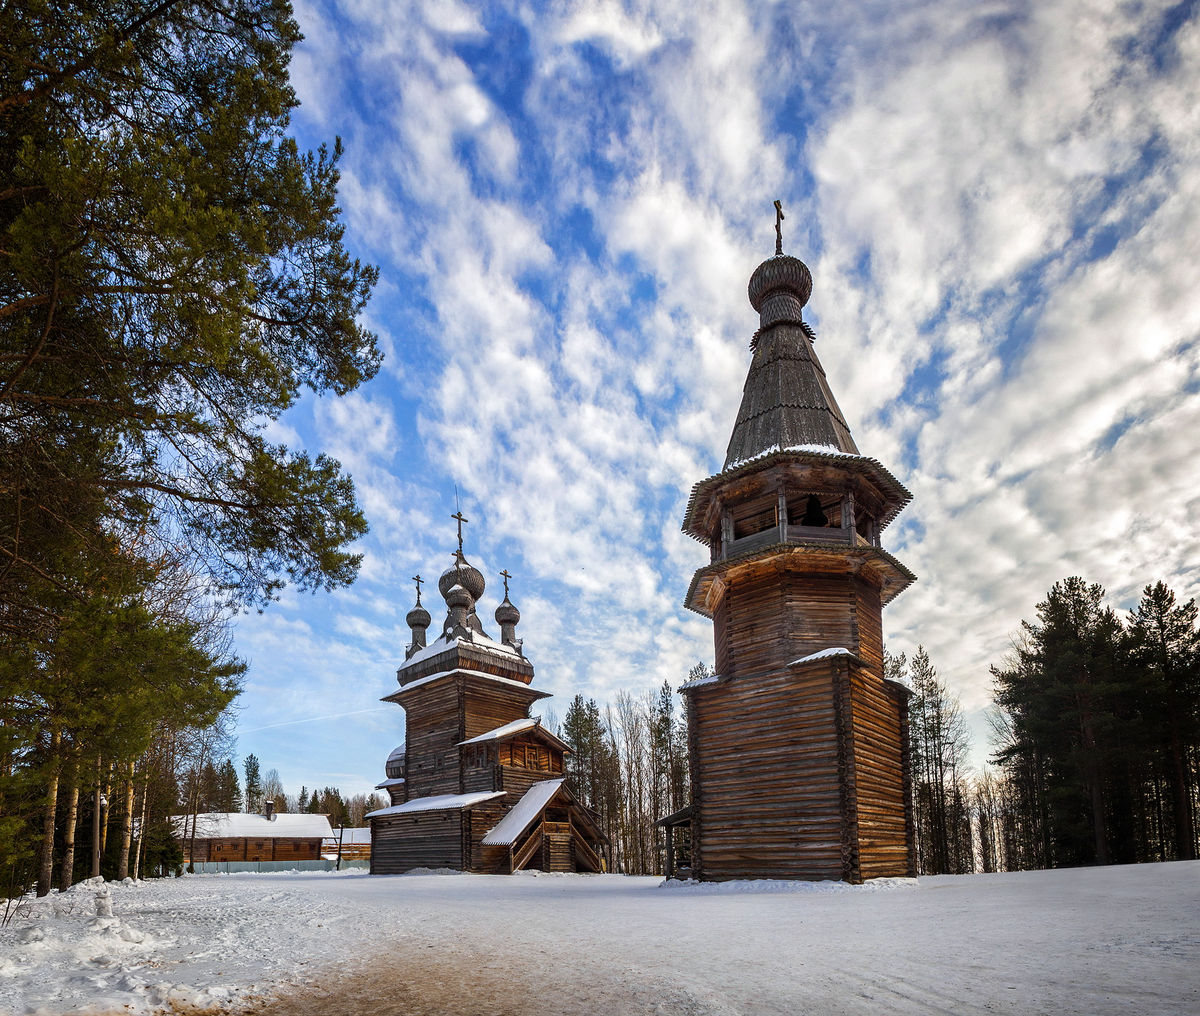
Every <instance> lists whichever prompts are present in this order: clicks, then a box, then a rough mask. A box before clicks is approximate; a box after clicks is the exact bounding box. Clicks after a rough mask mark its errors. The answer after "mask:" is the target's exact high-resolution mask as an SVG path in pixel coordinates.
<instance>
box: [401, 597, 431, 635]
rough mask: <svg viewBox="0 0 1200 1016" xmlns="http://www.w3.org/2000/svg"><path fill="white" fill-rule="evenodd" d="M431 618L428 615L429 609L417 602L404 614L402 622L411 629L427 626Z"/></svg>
mask: <svg viewBox="0 0 1200 1016" xmlns="http://www.w3.org/2000/svg"><path fill="white" fill-rule="evenodd" d="M432 620H433V618H432V617H430V616H429V611H427V610H426V609H425V608H424V607H423V606H421V604H419V603H418V604H417V605H416V606H415V607H413V609H412V610H410V611H409V612H408V614H407V615H405V618H404V623H405V624H406V625H408V626H409V627H410V628H413V629H417V628H428V627H429V623H430V622H431V621H432Z"/></svg>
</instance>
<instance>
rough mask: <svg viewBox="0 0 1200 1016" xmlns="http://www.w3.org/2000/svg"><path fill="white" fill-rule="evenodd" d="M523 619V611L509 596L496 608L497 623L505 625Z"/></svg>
mask: <svg viewBox="0 0 1200 1016" xmlns="http://www.w3.org/2000/svg"><path fill="white" fill-rule="evenodd" d="M520 620H521V612H520V611H519V610H517V608H516V607H514V606H513V605H512V603H511V602H510V601H509V599H508V597H507V596H506V597H504V601H503V602H502V603H501V604H500V606H498V607H497V608H496V624H498V625H500V626H501V627H503V626H504V625H506V624H516V623H517V622H518V621H520Z"/></svg>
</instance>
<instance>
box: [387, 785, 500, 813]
mask: <svg viewBox="0 0 1200 1016" xmlns="http://www.w3.org/2000/svg"><path fill="white" fill-rule="evenodd" d="M506 793H507V791H504V790H483V791H479V792H477V793H474V794H434V795H433V796H432V797H417V798H414V799H413V800H411V801H406V802H405V803H404V804H393V805H392V806H391V807H390V808H380V809H379V810H378V811H369V812H367V818H387V817H388V816H390V815H412V814H414V813H416V812H419V811H452V810H454V809H456V808H473V807H474V806H475V805H477V804H482V803H483V802H484V801H490V800H492V799H493V798H496V797H503V796H504V795H505V794H506Z"/></svg>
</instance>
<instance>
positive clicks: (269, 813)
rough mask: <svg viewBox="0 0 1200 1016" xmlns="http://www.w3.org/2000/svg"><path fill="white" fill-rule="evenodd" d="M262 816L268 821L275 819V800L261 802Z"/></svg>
mask: <svg viewBox="0 0 1200 1016" xmlns="http://www.w3.org/2000/svg"><path fill="white" fill-rule="evenodd" d="M263 817H264V818H266V820H267V821H268V822H274V821H275V802H274V801H267V802H265V803H264V804H263Z"/></svg>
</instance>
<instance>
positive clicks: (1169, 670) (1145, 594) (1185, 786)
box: [1130, 582, 1200, 860]
mask: <svg viewBox="0 0 1200 1016" xmlns="http://www.w3.org/2000/svg"><path fill="white" fill-rule="evenodd" d="M1196 614H1197V609H1196V601H1195V600H1188V602H1187V603H1185V604H1180V605H1177V604H1176V600H1175V594H1174V593H1173V592H1172V591H1171V590H1170V589H1168V588H1167V587H1166V586H1165V585H1164V584H1163V583H1162V582H1157V583H1155V584H1154V585H1153V586H1149V585H1148V586H1146V588H1145V589H1144V590H1143V591H1142V599H1141V602H1140V603H1139V604H1138V606H1137V608H1136V609H1135V610H1134V611H1133V613H1132V614H1131V615H1130V636H1131V641H1132V646H1131V649H1132V657H1133V661H1134V664H1135V666H1136V667H1137V669H1138V675H1139V678H1140V683H1141V686H1140V691H1141V692H1142V695H1143V696H1144V700H1145V703H1146V706H1147V712H1148V714H1149V717H1150V720H1149V723H1150V725H1151V736H1152V737H1153V739H1154V742H1155V746H1156V748H1157V749H1158V750H1159V753H1160V755H1161V758H1162V760H1163V762H1164V763H1165V764H1164V765H1163V766H1162V768H1164V769H1165V774H1164V775H1165V777H1166V782H1167V783H1168V784H1169V785H1170V788H1171V819H1172V826H1173V830H1174V836H1173V840H1174V842H1173V844H1172V846H1173V854H1174V856H1175V857H1176V858H1179V859H1181V860H1192V859H1194V858H1195V857H1196V824H1195V817H1194V809H1195V801H1196V788H1197V779H1196V769H1195V762H1194V760H1195V759H1196V755H1197V747H1200V631H1198V630H1197V628H1196Z"/></svg>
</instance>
